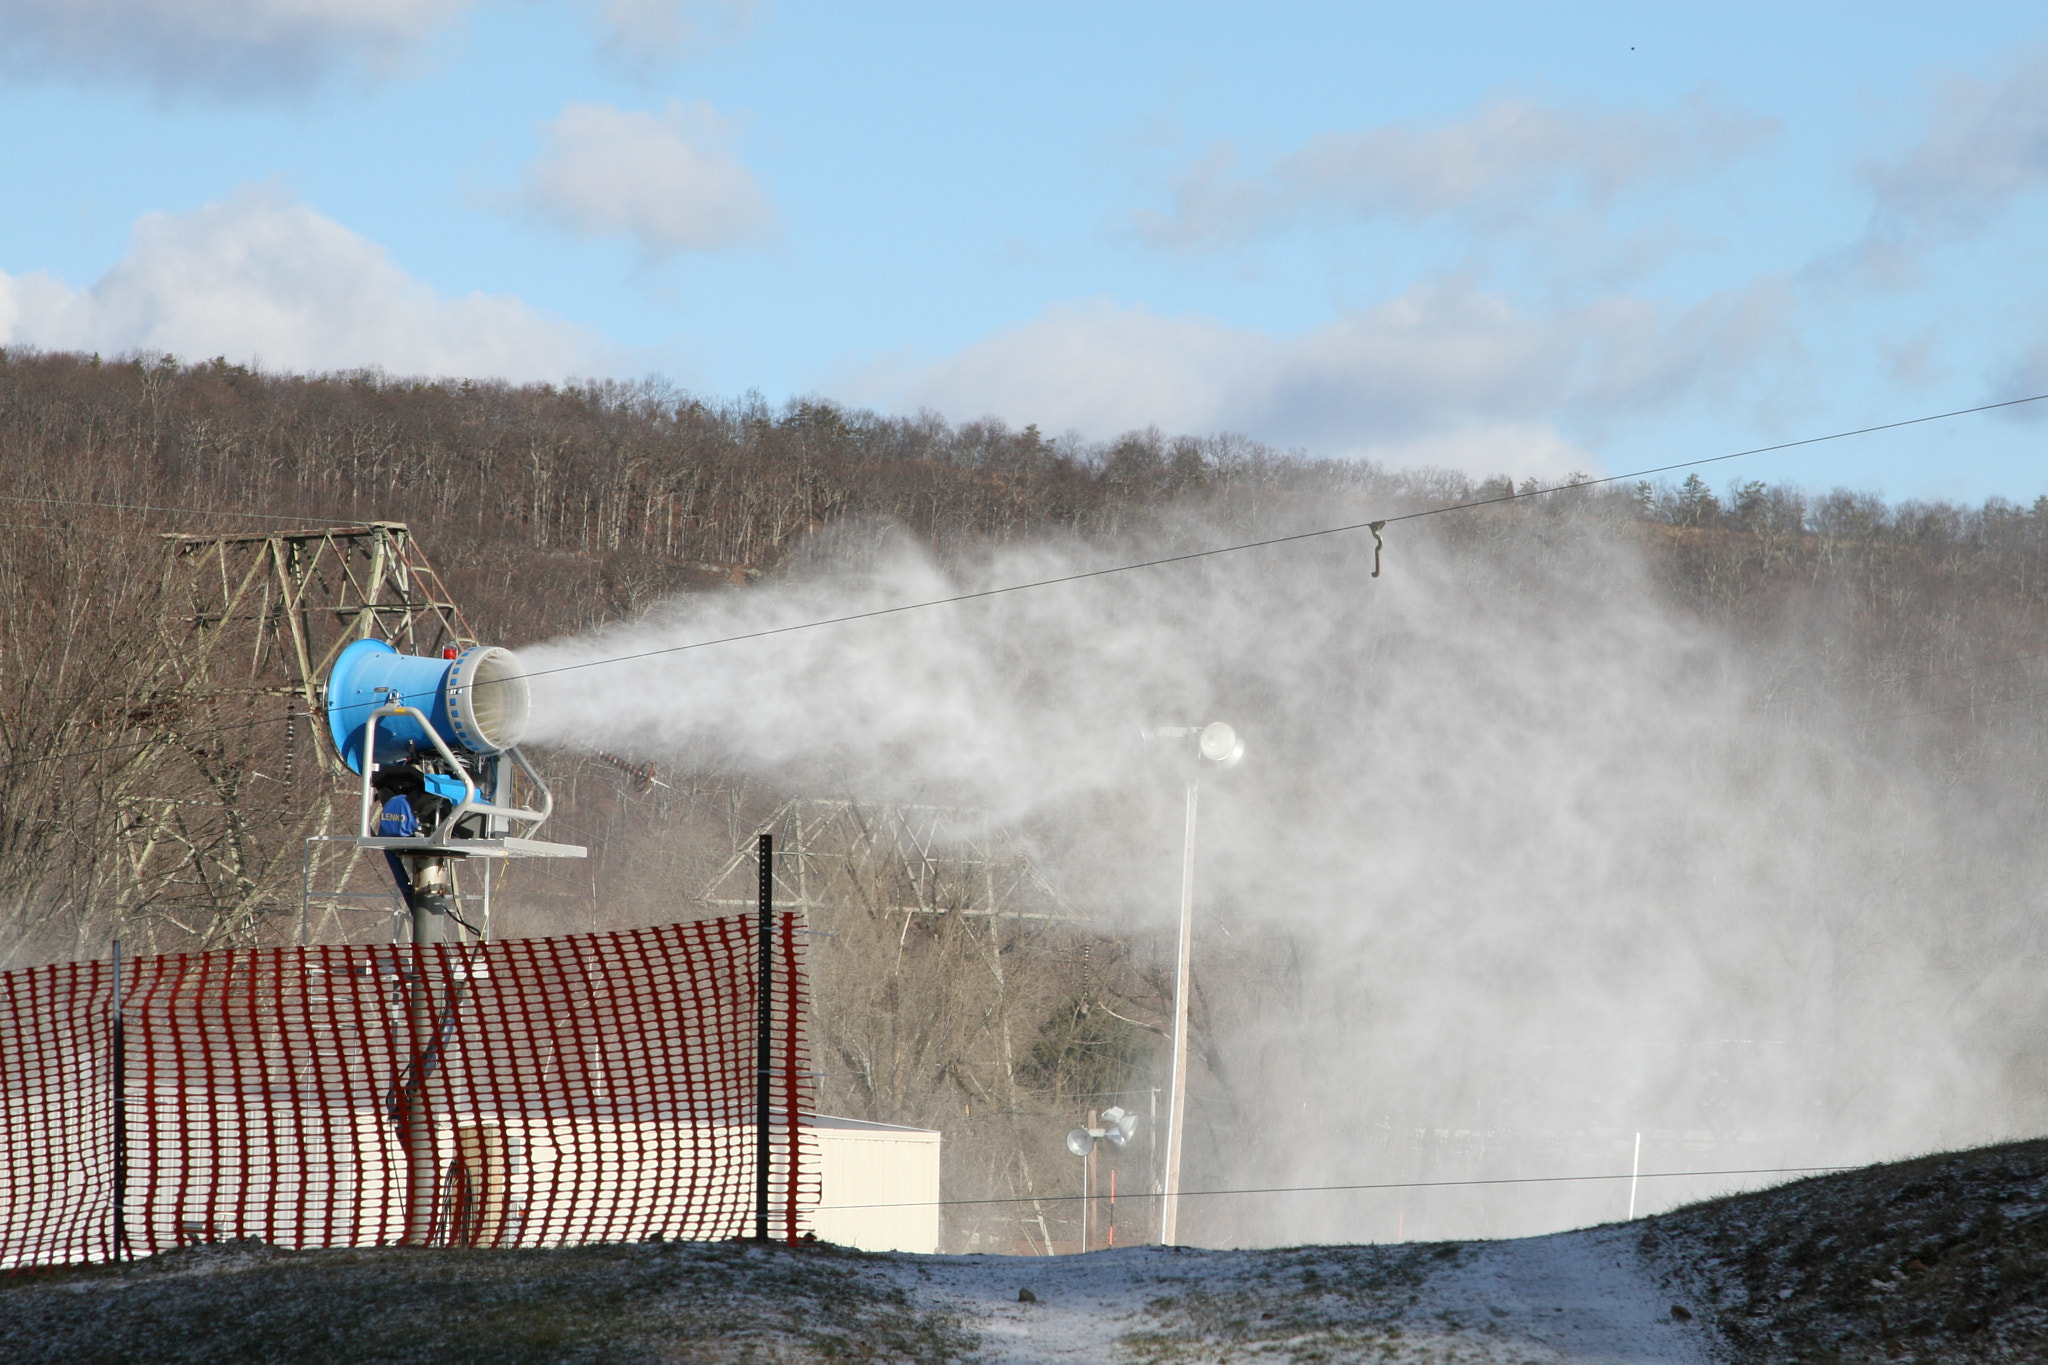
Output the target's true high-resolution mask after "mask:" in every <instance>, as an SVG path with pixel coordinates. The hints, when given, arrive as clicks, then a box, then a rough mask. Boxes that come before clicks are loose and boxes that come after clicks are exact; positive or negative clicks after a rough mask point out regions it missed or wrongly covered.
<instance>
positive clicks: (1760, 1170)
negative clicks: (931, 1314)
mask: <svg viewBox="0 0 2048 1365" xmlns="http://www.w3.org/2000/svg"><path fill="white" fill-rule="evenodd" d="M1857 1169H1860V1168H1859V1167H1855V1166H1750V1167H1744V1168H1741V1169H1737V1170H1726V1171H1641V1172H1635V1173H1631V1172H1628V1171H1623V1172H1621V1173H1620V1174H1619V1175H1522V1176H1502V1177H1500V1178H1498V1179H1493V1180H1389V1181H1381V1182H1378V1183H1375V1184H1369V1185H1251V1186H1246V1187H1245V1188H1243V1189H1234V1190H1182V1191H1180V1195H1179V1197H1180V1198H1182V1199H1195V1198H1200V1197H1202V1196H1206V1195H1222V1194H1332V1193H1341V1192H1343V1191H1346V1190H1445V1189H1457V1188H1467V1187H1471V1186H1476V1185H1563V1184H1573V1183H1580V1182H1584V1181H1589V1180H1676V1179H1679V1178H1682V1177H1687V1176H1710V1175H1830V1174H1836V1173H1839V1172H1842V1171H1853V1170H1857ZM1107 1197H1108V1196H1106V1195H1086V1194H1019V1195H1011V1196H1009V1197H1007V1198H1003V1199H924V1200H916V1201H912V1202H910V1203H904V1204H824V1205H820V1206H819V1208H818V1212H820V1213H837V1212H840V1211H841V1210H844V1209H929V1208H934V1207H938V1208H957V1207H959V1206H961V1205H963V1204H1061V1203H1077V1202H1079V1201H1080V1200H1083V1199H1091V1198H1093V1199H1101V1198H1107ZM1117 1197H1118V1198H1119V1199H1163V1198H1165V1197H1166V1196H1165V1194H1164V1192H1163V1191H1146V1192H1142V1193H1137V1194H1119V1195H1118V1196H1117Z"/></svg>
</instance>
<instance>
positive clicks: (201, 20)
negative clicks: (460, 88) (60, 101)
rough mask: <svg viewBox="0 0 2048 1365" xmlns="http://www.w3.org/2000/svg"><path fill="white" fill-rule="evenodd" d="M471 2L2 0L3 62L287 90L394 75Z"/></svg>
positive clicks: (189, 84) (227, 90) (236, 89)
mask: <svg viewBox="0 0 2048 1365" xmlns="http://www.w3.org/2000/svg"><path fill="white" fill-rule="evenodd" d="M471 2H472V0H4V3H0V53H4V54H5V56H6V58H7V59H8V63H9V65H11V66H12V67H13V68H14V69H15V70H17V71H21V72H27V73H34V74H43V73H48V72H53V71H54V72H57V73H61V74H67V75H82V76H88V77H114V78H118V79H140V80H141V81H143V82H145V83H147V84H150V85H153V86H155V87H156V88H157V89H159V90H164V91H169V90H176V89H188V88H200V89H209V90H213V91H216V92H218V93H224V94H249V93H258V92H266V93H279V92H283V93H289V92H292V91H296V90H299V89H302V88H303V87H304V86H305V84H306V83H307V82H308V81H312V80H317V79H318V78H320V77H322V76H324V75H326V74H328V73H329V72H331V71H333V70H335V69H337V68H342V67H348V66H361V67H368V68H369V69H371V70H373V71H376V70H382V69H385V68H388V67H389V65H390V64H391V63H392V62H394V61H395V60H396V59H397V58H398V57H399V56H401V55H402V54H403V53H404V52H405V51H406V50H407V49H409V48H411V47H412V46H413V45H414V44H416V43H418V42H419V41H420V40H421V39H423V38H425V37H426V36H427V35H428V34H430V33H432V32H433V31H434V30H436V29H438V28H440V27H441V26H442V25H444V24H446V23H447V22H448V21H449V20H450V19H452V18H453V17H454V16H455V15H456V13H458V12H459V11H460V10H462V9H464V8H466V7H467V6H468V5H469V4H470V3H471Z"/></svg>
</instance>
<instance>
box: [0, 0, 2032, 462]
mask: <svg viewBox="0 0 2048 1365" xmlns="http://www.w3.org/2000/svg"><path fill="white" fill-rule="evenodd" d="M0 118H4V119H5V122H6V127H7V129H8V130H9V136H8V137H6V138H5V139H4V142H0V186H4V193H5V198H4V205H5V208H4V212H0V344H9V345H33V346H41V347H46V348H84V349H93V350H99V351H102V352H105V353H110V354H111V353H116V352H122V351H133V350H167V351H170V352H173V353H175V354H178V355H180V356H183V357H187V358H200V357H204V356H210V355H215V354H225V355H227V356H229V357H231V358H233V359H237V360H245V361H247V360H255V361H258V362H260V363H262V364H263V365H265V366H266V367H270V368H275V369H299V370H306V369H312V370H326V369H336V368H351V367H356V366H363V365H380V366H382V367H383V368H385V369H387V370H389V371H392V372H394V373H400V374H414V373H423V374H494V375H502V376H506V377H510V378H514V379H521V380H527V379H550V380H560V379H563V378H567V377H570V376H593V375H607V376H618V377H635V376H640V375H646V374H660V375H663V376H666V377H667V378H669V379H670V380H672V381H673V382H674V383H676V384H678V385H680V386H682V387H684V388H686V389H689V390H691V391H694V392H697V393H700V394H704V395H707V396H713V397H728V396H733V395H737V394H740V393H742V392H744V391H746V390H749V389H757V390H759V391H760V392H761V393H763V394H764V395H765V396H767V398H768V399H769V400H770V401H771V402H780V401H782V400H784V399H787V398H789V397H792V396H795V395H801V394H819V395H824V396H827V397H831V398H835V399H838V400H840V401H844V402H849V403H855V404H861V405H867V406H873V407H877V408H880V409H883V410H886V411H895V412H914V411H917V410H919V409H920V408H932V409H935V410H937V411H940V412H942V413H944V414H946V415H947V416H948V417H951V418H954V419H964V418H973V417H979V416H983V415H991V414H992V415H996V416H999V417H1001V418H1003V419H1004V420H1006V421H1008V422H1010V423H1012V424H1014V425H1020V426H1021V425H1023V424H1024V423H1027V422H1035V423H1037V424H1038V425H1039V426H1040V427H1041V429H1043V430H1044V431H1046V432H1047V433H1048V434H1059V433H1064V432H1070V431H1071V432H1074V433H1076V434H1078V435H1080V436H1082V437H1084V438H1088V439H1103V438H1107V437H1112V436H1114V435H1116V434H1117V433H1118V432H1120V431H1122V430H1125V429H1128V428H1131V427H1136V426H1143V425H1146V424H1148V423H1156V424H1158V425H1159V426H1161V427H1162V428H1165V429H1167V430H1169V431H1194V432H1212V431H1222V430H1232V431H1240V432H1244V433H1246V434H1248V435H1251V436H1253V437H1256V438H1258V439H1261V440H1264V441H1267V442H1268V443H1271V444H1274V445H1278V446H1282V447H1298V448H1302V449H1306V450H1308V451H1311V452H1313V453H1317V454H1326V455H1363V456H1367V457H1370V458H1374V459H1378V460H1381V461H1384V462H1386V463H1388V464H1392V465H1421V464H1436V465H1446V466H1451V467H1455V468H1460V469H1464V470H1468V471H1471V472H1474V473H1479V474H1490V473H1498V472H1506V473H1513V474H1516V475H1518V476H1525V477H1526V476H1529V475H1539V476H1554V475H1558V474H1562V473H1565V472H1567V471H1570V470H1586V471H1592V472H1620V471H1625V470H1629V469H1633V468H1638V467H1643V466H1647V465H1653V464H1660V463H1665V462H1668V461H1672V460H1680V459H1688V458H1697V457H1699V456H1703V455H1711V454H1718V453H1722V452H1725V451H1729V450H1735V449H1740V448H1744V447H1748V446H1752V445H1760V444H1766V443H1770V442H1773V441H1780V440H1790V439H1797V438H1799V437H1803V436H1809V435H1815V434H1820V433H1824V432H1827V431H1832V430H1836V429H1840V428H1844V427H1852V426H1861V425H1866V424H1869V423H1873V422H1881V421H1886V420H1892V419H1896V418H1902V417H1911V416H1915V415H1918V414H1921V413H1927V412H1935V411H1941V410H1945V409H1950V408H1958V407H1966V406H1970V405H1974V404H1978V403H1984V402H1992V401H1997V400H1999V399H2004V398H2012V397H2019V396H2023V395H2026V394H2032V393H2040V392H2048V259H2044V251H2043V247H2044V246H2048V18H2044V17H2043V14H2042V11H2041V10H2040V9H2039V7H2038V5H2021V4H2017V3H2015V4H1962V5H1954V6H1943V7H1936V6H1931V5H1926V4H1912V5H1905V4H1899V5H1886V4H1872V3H1863V4H1855V5H1849V4H1840V5H1837V4H1804V5H1795V6H1787V5H1784V4H1782V3H1779V4H1774V5H1744V4H1726V3H1723V4H1716V5H1711V6H1708V5H1699V6H1677V5H1664V6H1643V5H1621V4H1576V5H1573V4H1546V5H1541V6H1537V5H1527V6H1507V5H1498V4H1494V5H1481V4H1460V3H1439V4H1435V5H1430V6H1415V5H1400V6H1394V5H1386V6H1370V5H1331V4H1324V5H1317V4H1272V3H1269V4H1264V5H1259V6H1226V5H1208V4H1195V3H1183V4H1176V5H1165V4H1113V3H1100V2H1098V3H1095V4H1071V5H1070V4H1048V3H1041V4H1037V5H1031V6H1022V5H1001V6H998V5H970V4H960V3H955V4H950V5H940V4H897V5H892V6H888V7H886V8H881V7H876V8H868V7H861V6H852V5H843V4H842V5H819V4H802V3H795V2H794V0H757V2H756V3H752V4H747V3H737V2H731V3H717V2H715V0H698V2H695V3H693V2H691V0H495V2H493V0H0ZM2040 408H2041V409H2048V403H2044V404H2041V405H2040ZM1709 474H1710V476H1711V477H1712V478H1713V479H1714V481H1715V482H1716V483H1717V485H1718V484H1725V483H1726V482H1727V480H1729V479H1731V478H1737V477H1741V478H1751V477H1754V478H1763V479H1768V480H1774V481H1776V480H1784V481H1790V482H1795V483H1799V484H1802V485H1805V486H1807V487H1810V488H1815V489H1825V488H1829V487H1833V486H1837V485H1846V486H1850V487H1856V488H1861V489H1870V490H1874V491H1878V492H1882V493H1884V494H1886V495H1887V496H1890V497H1892V498H1907V497H1948V498H1959V499H1968V500H1976V499H1980V498H1984V497H1987V496H1991V495H2002V496H2005V497H2009V498H2013V499H2016V500H2023V501H2031V500H2032V499H2033V498H2034V497H2036V496H2038V495H2041V494H2043V493H2048V411H2039V410H2035V409H2023V410H2021V411H2020V412H2019V413H2009V414H2005V415H1987V416H1979V417H1968V418H1961V419H1958V420H1956V421H1953V422H1949V423H1943V424H1938V425H1934V426H1926V427H1920V428H1915V429H1912V430H1910V431H1906V432H1900V433H1893V434H1888V435H1884V436H1879V437H1870V438H1862V439H1859V440H1856V441H1853V442H1843V443H1839V444H1835V445H1831V446H1825V447H1820V448H1815V449H1809V450H1806V451H1802V452H1796V453H1788V454H1785V455H1780V456H1764V457H1756V458H1754V459H1752V460H1748V461H1742V462H1736V463H1732V464H1728V465H1723V466H1719V467H1717V468H1716V469H1714V470H1711V471H1709Z"/></svg>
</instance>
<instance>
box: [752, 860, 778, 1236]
mask: <svg viewBox="0 0 2048 1365" xmlns="http://www.w3.org/2000/svg"><path fill="white" fill-rule="evenodd" d="M759 856H760V862H761V928H760V935H761V942H760V949H761V960H760V965H759V966H758V967H757V968H756V975H755V978H754V982H755V988H754V1003H755V1022H754V1237H755V1240H757V1241H762V1242H765V1241H767V1240H768V1167H769V1165H770V1164H771V1163H770V1157H771V1146H770V1137H769V1122H770V1119H771V1115H770V1113H769V1104H768V1101H769V1094H770V1090H771V1088H772V1086H773V1085H774V1081H775V1073H774V1057H775V1054H774V1048H773V1041H774V1033H775V1014H774V1008H775V836H774V835H772V834H763V835H762V836H761V846H760V854H759Z"/></svg>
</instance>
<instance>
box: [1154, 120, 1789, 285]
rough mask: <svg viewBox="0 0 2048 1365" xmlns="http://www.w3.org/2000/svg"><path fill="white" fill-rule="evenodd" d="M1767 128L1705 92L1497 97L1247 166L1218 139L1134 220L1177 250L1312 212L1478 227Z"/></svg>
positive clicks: (1656, 170) (1711, 156)
mask: <svg viewBox="0 0 2048 1365" xmlns="http://www.w3.org/2000/svg"><path fill="white" fill-rule="evenodd" d="M1773 128H1774V125H1773V124H1771V123H1770V122H1769V121H1767V120H1763V119H1759V118H1756V117H1754V116H1752V115H1748V114H1745V113H1743V112H1741V111H1739V110H1733V109H1729V108H1727V107H1725V106H1723V105H1721V104H1720V103H1718V102H1717V101H1716V100H1714V99H1713V98H1712V97H1711V96H1710V95H1707V94H1705V93H1700V94H1695V95H1693V96H1691V97H1690V98H1688V99H1686V100H1684V101H1683V102H1681V103H1680V104H1679V106H1678V107H1677V108H1676V109H1675V110H1673V111H1671V112H1669V113H1646V112H1641V111H1623V112H1602V111H1597V110H1588V109H1565V108H1552V107H1549V106H1546V105H1542V104H1538V103H1536V102H1534V101H1531V100H1527V99H1520V98H1502V99H1497V100H1495V101H1493V102H1492V103H1490V104H1488V105H1486V106H1485V107H1484V108H1481V109H1479V110H1478V111H1477V112H1475V113H1474V114H1472V115H1471V116H1470V117H1469V118H1465V119H1462V120H1459V121H1457V122H1453V123H1445V124H1440V125H1438V126H1436V127H1426V128H1417V127H1411V126H1408V125H1404V124H1387V125H1383V126H1380V127H1377V128H1369V129H1366V130H1364V131H1362V132H1346V133H1324V134H1321V135H1320V136H1317V137H1315V138H1311V139H1310V140H1309V141H1307V142H1306V143H1304V144H1302V145H1301V146H1300V147H1299V148H1297V149H1296V150H1294V151H1292V152H1288V153H1286V154H1284V155H1282V156H1278V157H1275V158H1272V159H1271V160H1270V161H1267V162H1265V163H1264V164H1261V165H1257V166H1254V167H1252V168H1251V169H1249V170H1241V169H1240V167H1239V164H1238V163H1239V158H1238V155H1237V153H1236V151H1235V149H1234V148H1233V147H1232V146H1231V145H1230V144H1228V143H1218V144H1216V145H1215V146H1213V147H1212V148H1210V150H1209V151H1208V152H1207V153H1205V154H1204V155H1203V156H1202V157H1201V158H1199V159H1198V160H1197V161H1196V162H1195V163H1194V164H1193V165H1192V166H1191V167H1189V168H1188V169H1187V170H1186V171H1185V172H1183V173H1182V174H1181V176H1180V177H1179V178H1178V179H1177V181H1176V182H1175V185H1174V196H1173V206H1172V209H1171V210H1170V211H1169V212H1167V213H1164V214H1141V215H1140V216H1139V219H1138V226H1139V229H1140V231H1141V232H1142V233H1143V234H1144V236H1145V237H1146V238H1147V239H1148V240H1149V241H1151V242H1152V243H1153V244H1154V245H1156V246H1163V247H1172V248H1176V249H1214V248H1222V247H1230V246H1237V245H1242V244H1244V243H1245V242H1248V241H1251V240H1254V239H1256V238H1259V237H1262V236H1264V235H1266V234H1268V233H1271V232H1274V231H1278V230H1280V229H1282V228H1285V227H1286V226H1288V225H1289V224H1291V223H1292V222H1293V221H1295V220H1296V219H1298V218H1300V217H1302V216H1304V215H1308V214H1330V215H1337V216H1342V217H1351V218H1374V217H1379V216H1382V215H1385V216H1391V217H1395V218H1401V219H1404V220H1408V221H1417V220H1421V219H1425V218H1429V217H1432V216H1436V215H1441V214H1450V213H1457V214H1462V215H1465V216H1467V217H1469V218H1471V219H1472V220H1473V221H1474V222H1475V223H1477V224H1479V225H1481V226H1495V227H1498V226H1516V227H1526V226H1527V219H1528V216H1529V214H1530V213H1531V212H1532V211H1534V210H1537V209H1540V208H1542V207H1544V206H1546V205H1551V204H1554V203H1557V202H1560V201H1563V200H1567V199H1571V198H1577V199H1579V200H1582V201H1585V202H1589V203H1592V204H1595V205H1599V204H1604V203H1605V202H1607V201H1609V200H1611V199H1612V198H1613V197H1614V196H1616V195H1617V194H1620V193H1621V192H1622V191H1624V190H1626V189H1629V188H1632V187H1635V186H1638V185H1644V184H1649V183H1655V182H1659V181H1670V180H1673V179H1677V178H1682V177H1685V176H1689V175H1692V174H1695V173H1697V172H1699V171H1700V170H1703V169H1709V168H1712V167H1715V166H1719V165H1722V164H1725V163H1727V162H1728V161H1731V160H1733V159H1735V158H1736V157H1739V156H1741V155H1743V154H1745V153H1747V152H1748V151H1750V150H1751V149H1753V148H1754V147H1755V146H1756V145H1757V144H1758V143H1759V142H1761V141H1762V140H1763V139H1764V138H1765V137H1766V136H1768V135H1769V134H1770V132H1771V131H1772V130H1773Z"/></svg>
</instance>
